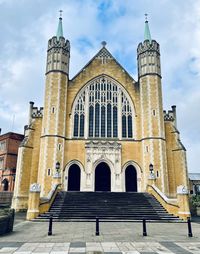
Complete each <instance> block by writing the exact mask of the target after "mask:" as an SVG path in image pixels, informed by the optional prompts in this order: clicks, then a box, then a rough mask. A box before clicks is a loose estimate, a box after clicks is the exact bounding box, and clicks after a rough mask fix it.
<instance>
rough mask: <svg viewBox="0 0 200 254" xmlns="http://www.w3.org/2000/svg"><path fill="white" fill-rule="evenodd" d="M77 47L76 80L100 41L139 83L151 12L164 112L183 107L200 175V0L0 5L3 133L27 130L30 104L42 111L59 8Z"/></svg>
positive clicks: (191, 156)
mask: <svg viewBox="0 0 200 254" xmlns="http://www.w3.org/2000/svg"><path fill="white" fill-rule="evenodd" d="M59 9H62V10H63V11H64V12H63V26H64V34H65V36H66V38H68V39H69V40H70V43H71V59H70V77H73V76H74V75H75V74H76V73H77V72H78V71H79V70H80V69H81V68H82V67H83V66H84V65H85V64H86V63H87V62H88V61H89V60H90V59H91V58H92V57H93V56H94V55H95V54H96V53H97V51H98V50H99V49H100V47H101V46H100V43H101V41H103V40H105V41H107V47H108V49H109V50H110V51H111V52H112V54H113V55H114V56H115V57H116V58H117V60H118V61H119V62H120V63H121V64H122V65H123V66H124V68H125V69H126V70H127V71H128V72H129V73H130V74H131V75H133V77H134V78H135V79H137V62H136V57H137V56H136V49H137V45H138V43H139V42H140V41H142V40H143V32H144V31H143V27H144V13H145V12H147V13H148V14H149V23H150V29H151V33H152V37H153V38H154V39H156V40H157V41H158V42H159V43H160V46H161V64H162V65H161V67H162V76H163V79H162V85H163V101H164V108H165V109H167V110H168V109H169V108H170V106H171V105H174V104H176V105H177V116H178V128H179V130H180V132H181V139H182V141H183V144H184V145H185V146H186V148H187V149H188V153H187V154H188V161H189V170H190V171H193V172H195V171H199V168H198V167H199V159H198V157H199V152H200V131H199V129H200V128H199V127H200V110H199V109H200V88H199V84H200V50H199V45H200V0H197V1H193V0H188V1H182V0H177V1H170V0H162V1H157V0H151V1H148V0H141V1H136V0H118V1H116V0H109V1H106V0H99V1H93V0H84V1H83V0H68V1H64V0H59V1H53V0H43V1H41V0H35V1H31V0H20V1H14V0H0V30H1V35H2V36H1V37H0V43H1V55H0V66H1V67H0V94H1V96H0V127H1V128H2V130H3V132H6V131H10V129H11V127H12V125H13V124H12V121H13V115H15V123H14V131H17V132H22V131H23V126H24V125H25V124H27V121H28V117H27V115H28V107H29V106H28V102H29V101H35V104H36V105H38V106H43V95H44V84H45V61H46V47H47V41H48V39H49V38H50V37H52V36H53V35H54V34H55V31H56V28H57V16H58V10H59Z"/></svg>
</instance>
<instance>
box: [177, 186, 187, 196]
mask: <svg viewBox="0 0 200 254" xmlns="http://www.w3.org/2000/svg"><path fill="white" fill-rule="evenodd" d="M188 193H189V191H188V188H187V187H186V186H184V185H179V186H178V187H177V194H181V195H187V194H188Z"/></svg>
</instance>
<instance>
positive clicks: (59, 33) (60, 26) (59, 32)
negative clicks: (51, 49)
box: [56, 10, 63, 41]
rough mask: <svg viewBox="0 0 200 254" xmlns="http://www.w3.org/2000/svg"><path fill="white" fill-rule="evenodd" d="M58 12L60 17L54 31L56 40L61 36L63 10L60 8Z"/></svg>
mask: <svg viewBox="0 0 200 254" xmlns="http://www.w3.org/2000/svg"><path fill="white" fill-rule="evenodd" d="M59 12H60V17H59V21H58V28H57V33H56V37H57V41H59V38H60V37H63V28H62V12H63V11H62V10H60V11H59Z"/></svg>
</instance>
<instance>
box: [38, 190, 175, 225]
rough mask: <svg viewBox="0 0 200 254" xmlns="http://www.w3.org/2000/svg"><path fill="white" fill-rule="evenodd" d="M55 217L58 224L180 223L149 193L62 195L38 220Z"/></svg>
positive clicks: (57, 197) (60, 193) (61, 193)
mask: <svg viewBox="0 0 200 254" xmlns="http://www.w3.org/2000/svg"><path fill="white" fill-rule="evenodd" d="M50 215H52V216H53V219H54V221H69V220H70V221H90V220H94V219H95V218H96V217H99V219H100V220H106V221H112V220H118V221H125V220H126V221H127V220H131V221H137V220H142V219H143V218H144V219H146V220H163V221H177V220H178V217H175V216H174V215H172V214H169V213H168V212H167V211H166V210H165V209H164V208H163V207H162V205H161V204H160V203H159V202H158V201H157V200H156V199H155V198H154V197H153V196H152V195H150V194H148V193H136V192H64V191H62V192H59V193H58V194H57V196H56V198H55V200H54V202H53V204H52V206H51V208H50V210H49V211H48V212H47V213H44V214H41V215H39V216H38V217H37V219H36V220H37V221H38V220H39V221H43V220H47V219H48V218H49V216H50Z"/></svg>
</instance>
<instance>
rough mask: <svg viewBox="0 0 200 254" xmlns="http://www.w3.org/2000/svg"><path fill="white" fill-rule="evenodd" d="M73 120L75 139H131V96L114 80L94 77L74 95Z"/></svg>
mask: <svg viewBox="0 0 200 254" xmlns="http://www.w3.org/2000/svg"><path fill="white" fill-rule="evenodd" d="M73 123H74V126H73V137H75V138H83V137H84V138H87V137H89V138H133V105H132V102H131V99H130V98H129V96H128V94H127V92H126V91H125V89H124V88H123V87H122V86H121V85H119V84H117V82H115V81H113V80H112V79H110V78H108V77H105V76H101V77H99V78H96V79H94V80H93V81H91V82H90V83H89V84H87V85H86V86H85V87H84V88H83V89H82V90H81V91H80V93H79V94H78V96H77V98H76V100H75V102H74V106H73Z"/></svg>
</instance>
